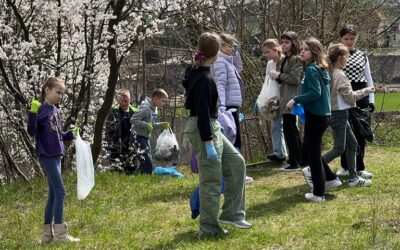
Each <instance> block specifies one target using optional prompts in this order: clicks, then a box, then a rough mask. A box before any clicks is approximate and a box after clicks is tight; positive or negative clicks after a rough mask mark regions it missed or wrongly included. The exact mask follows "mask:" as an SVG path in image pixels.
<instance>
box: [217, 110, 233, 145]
mask: <svg viewBox="0 0 400 250" xmlns="http://www.w3.org/2000/svg"><path fill="white" fill-rule="evenodd" d="M232 112H236V109H228V110H225V111H224V112H218V122H219V123H220V124H221V127H222V128H223V134H224V135H225V137H226V138H227V139H228V140H229V141H230V142H231V143H235V140H236V124H235V119H234V118H233V115H232Z"/></svg>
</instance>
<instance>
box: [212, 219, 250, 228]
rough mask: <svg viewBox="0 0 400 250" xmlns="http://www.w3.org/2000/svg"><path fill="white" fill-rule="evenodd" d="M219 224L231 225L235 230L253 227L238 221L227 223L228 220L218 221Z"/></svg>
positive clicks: (245, 222)
mask: <svg viewBox="0 0 400 250" xmlns="http://www.w3.org/2000/svg"><path fill="white" fill-rule="evenodd" d="M219 223H222V224H226V225H231V226H234V227H237V228H242V229H249V228H251V227H252V226H253V225H252V224H251V223H249V222H247V221H245V220H238V221H229V220H219Z"/></svg>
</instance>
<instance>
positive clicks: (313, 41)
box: [304, 37, 329, 69]
mask: <svg viewBox="0 0 400 250" xmlns="http://www.w3.org/2000/svg"><path fill="white" fill-rule="evenodd" d="M304 43H306V44H307V46H308V48H309V49H310V51H311V56H312V59H313V60H314V62H315V64H317V65H318V66H320V67H321V68H324V69H327V68H328V67H329V64H328V60H327V58H326V54H325V51H324V47H323V46H322V44H321V42H320V41H319V40H318V39H317V38H315V37H309V38H307V39H306V40H304Z"/></svg>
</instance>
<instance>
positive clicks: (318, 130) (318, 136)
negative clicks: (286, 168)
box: [304, 111, 330, 196]
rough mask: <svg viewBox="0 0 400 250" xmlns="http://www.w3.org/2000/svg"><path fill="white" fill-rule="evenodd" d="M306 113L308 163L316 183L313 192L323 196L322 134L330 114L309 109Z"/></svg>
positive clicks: (305, 142) (305, 144)
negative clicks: (312, 111)
mask: <svg viewBox="0 0 400 250" xmlns="http://www.w3.org/2000/svg"><path fill="white" fill-rule="evenodd" d="M305 115H306V124H305V126H304V146H305V147H307V148H308V150H307V153H308V163H309V164H310V169H311V178H312V182H313V184H314V191H313V193H314V195H317V196H323V195H324V194H325V170H324V167H323V164H322V156H321V148H322V136H323V135H324V133H325V130H326V128H327V127H328V125H329V119H330V116H319V115H313V114H311V113H310V112H307V111H305Z"/></svg>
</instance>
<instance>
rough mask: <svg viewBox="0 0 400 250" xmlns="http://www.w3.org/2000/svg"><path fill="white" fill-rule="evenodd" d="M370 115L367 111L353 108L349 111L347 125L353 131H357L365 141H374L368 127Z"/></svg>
mask: <svg viewBox="0 0 400 250" xmlns="http://www.w3.org/2000/svg"><path fill="white" fill-rule="evenodd" d="M370 115H371V113H370V112H369V111H368V110H365V109H360V108H359V107H353V108H350V109H349V123H350V126H351V128H352V129H353V131H358V132H359V133H360V135H361V136H362V137H363V138H364V139H365V140H367V141H369V142H371V141H373V140H374V137H375V136H374V132H373V131H372V128H371V125H370V122H369V121H370V119H371V118H370Z"/></svg>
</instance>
